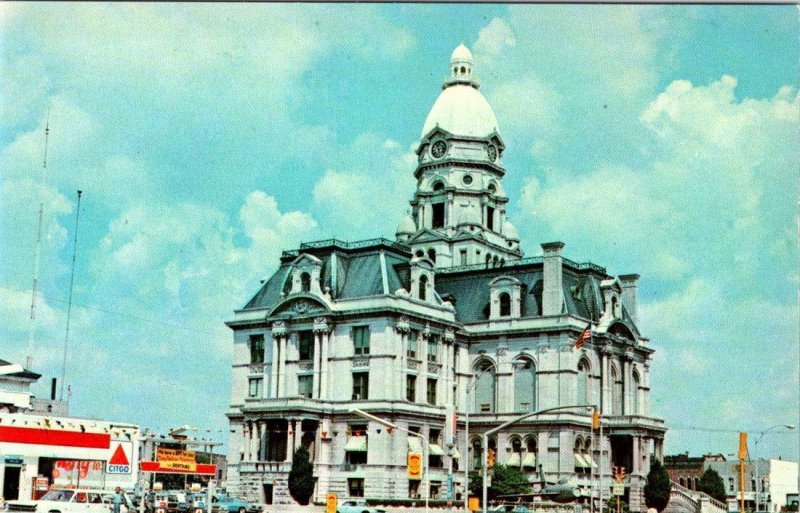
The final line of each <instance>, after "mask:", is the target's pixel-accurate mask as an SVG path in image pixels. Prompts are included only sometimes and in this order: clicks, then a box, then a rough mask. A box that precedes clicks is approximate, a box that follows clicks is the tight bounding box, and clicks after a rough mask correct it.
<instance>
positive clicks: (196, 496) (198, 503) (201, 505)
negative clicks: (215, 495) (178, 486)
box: [186, 492, 206, 512]
mask: <svg viewBox="0 0 800 513" xmlns="http://www.w3.org/2000/svg"><path fill="white" fill-rule="evenodd" d="M186 500H187V501H188V502H189V511H190V512H194V510H196V509H202V510H205V509H206V492H193V493H189V494H186Z"/></svg>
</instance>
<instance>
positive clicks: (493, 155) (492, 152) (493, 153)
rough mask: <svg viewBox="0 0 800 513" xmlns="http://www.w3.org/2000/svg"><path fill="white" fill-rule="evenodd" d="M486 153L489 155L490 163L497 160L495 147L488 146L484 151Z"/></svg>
mask: <svg viewBox="0 0 800 513" xmlns="http://www.w3.org/2000/svg"><path fill="white" fill-rule="evenodd" d="M486 153H488V154H489V160H491V161H492V162H494V161H495V160H497V148H495V147H494V146H492V145H491V144H490V145H489V147H488V148H487V149H486Z"/></svg>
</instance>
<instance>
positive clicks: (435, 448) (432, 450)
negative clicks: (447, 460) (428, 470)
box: [428, 444, 444, 456]
mask: <svg viewBox="0 0 800 513" xmlns="http://www.w3.org/2000/svg"><path fill="white" fill-rule="evenodd" d="M428 455H429V456H444V450H442V448H441V447H439V445H438V444H428Z"/></svg>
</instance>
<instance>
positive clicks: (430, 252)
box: [428, 248, 436, 264]
mask: <svg viewBox="0 0 800 513" xmlns="http://www.w3.org/2000/svg"><path fill="white" fill-rule="evenodd" d="M428 258H430V259H431V262H433V263H434V264H435V263H436V250H435V249H433V248H430V249H429V250H428Z"/></svg>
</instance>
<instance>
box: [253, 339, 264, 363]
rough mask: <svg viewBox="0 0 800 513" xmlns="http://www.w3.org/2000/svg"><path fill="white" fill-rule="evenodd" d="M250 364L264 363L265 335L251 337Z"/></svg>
mask: <svg viewBox="0 0 800 513" xmlns="http://www.w3.org/2000/svg"><path fill="white" fill-rule="evenodd" d="M250 363H251V364H253V363H264V335H250Z"/></svg>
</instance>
